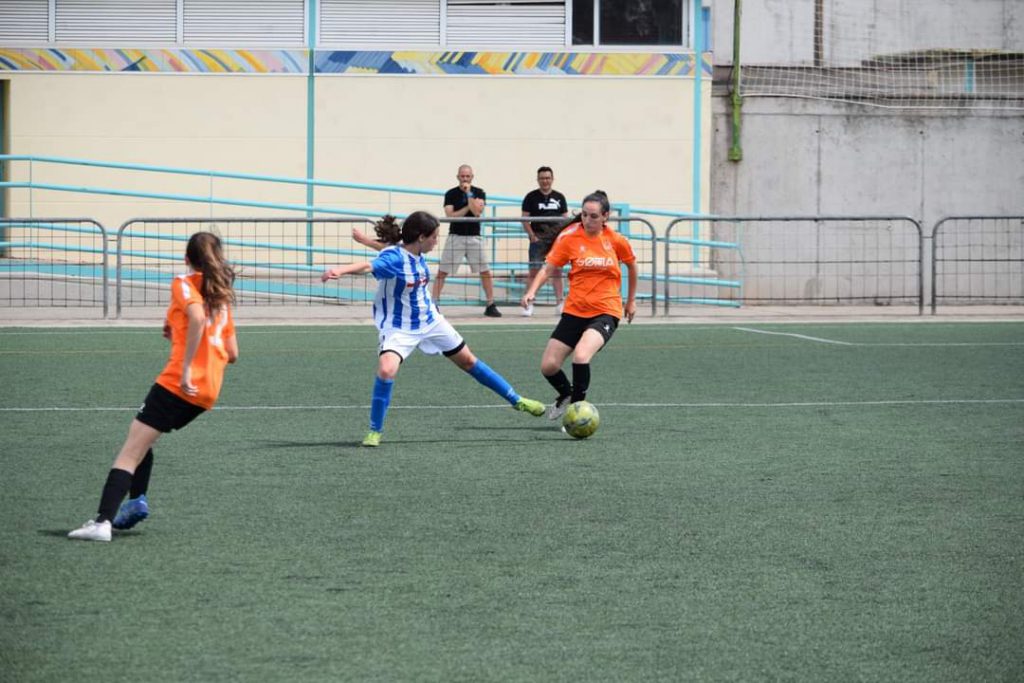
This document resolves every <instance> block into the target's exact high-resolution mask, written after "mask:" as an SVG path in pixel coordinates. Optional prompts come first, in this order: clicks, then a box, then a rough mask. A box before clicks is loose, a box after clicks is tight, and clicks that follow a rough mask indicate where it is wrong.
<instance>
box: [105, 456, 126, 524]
mask: <svg viewBox="0 0 1024 683" xmlns="http://www.w3.org/2000/svg"><path fill="white" fill-rule="evenodd" d="M131 485H132V475H131V473H130V472H126V471H125V470H119V469H116V468H114V469H111V470H110V472H109V473H108V474H107V483H106V484H104V485H103V494H102V495H100V509H99V512H97V514H96V521H97V522H109V521H111V520H113V519H114V516H115V515H116V514H117V508H119V507H120V506H121V501H122V500H124V497H125V495H127V493H128V489H129V488H130V487H131Z"/></svg>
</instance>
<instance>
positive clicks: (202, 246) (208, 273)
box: [185, 232, 235, 311]
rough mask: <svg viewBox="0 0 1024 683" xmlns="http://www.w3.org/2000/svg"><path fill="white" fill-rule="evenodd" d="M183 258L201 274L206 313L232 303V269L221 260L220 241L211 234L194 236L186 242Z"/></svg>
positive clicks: (233, 291)
mask: <svg viewBox="0 0 1024 683" xmlns="http://www.w3.org/2000/svg"><path fill="white" fill-rule="evenodd" d="M185 258H187V259H188V262H189V264H191V265H192V268H194V269H195V270H197V271H199V272H200V273H202V274H203V286H202V295H203V301H205V302H206V308H207V309H208V310H209V311H215V310H217V309H219V308H221V307H222V306H227V305H230V304H232V303H234V301H235V290H234V283H235V269H234V268H232V267H231V264H229V263H228V262H227V259H225V258H224V249H223V247H222V246H221V241H220V238H219V237H217V236H216V235H214V234H213V233H212V232H197V233H195V234H194V235H192V237H190V238H189V240H188V245H187V246H186V247H185Z"/></svg>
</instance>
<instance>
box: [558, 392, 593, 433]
mask: <svg viewBox="0 0 1024 683" xmlns="http://www.w3.org/2000/svg"><path fill="white" fill-rule="evenodd" d="M599 424H601V416H600V415H598V413H597V408H596V407H595V406H594V404H593V403H589V402H588V401H577V402H576V403H573V404H571V405H570V406H569V407H568V408H567V409H566V410H565V415H563V416H562V427H563V428H564V429H565V433H566V434H568V435H569V436H571V437H572V438H574V439H585V438H587V437H588V436H590V435H591V434H593V433H594V432H596V431H597V426H598V425H599Z"/></svg>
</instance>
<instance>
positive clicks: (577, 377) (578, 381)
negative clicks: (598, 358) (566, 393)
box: [572, 363, 590, 403]
mask: <svg viewBox="0 0 1024 683" xmlns="http://www.w3.org/2000/svg"><path fill="white" fill-rule="evenodd" d="M589 388H590V363H573V364H572V402H573V403H575V402H576V401H582V400H584V399H586V398H587V389H589Z"/></svg>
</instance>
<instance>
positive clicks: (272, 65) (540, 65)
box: [0, 48, 711, 78]
mask: <svg viewBox="0 0 1024 683" xmlns="http://www.w3.org/2000/svg"><path fill="white" fill-rule="evenodd" d="M307 55H308V53H307V51H305V50H197V49H180V50H179V49H157V48H150V49H139V50H130V49H105V48H81V49H78V48H59V49H58V48H0V72H3V71H22V72H32V71H36V72H38V71H48V72H49V71H52V72H61V71H73V72H120V71H123V72H130V71H138V72H149V73H214V74H227V73H247V74H306V73H308V58H307ZM702 62H703V67H704V72H705V74H708V75H710V74H711V61H710V55H709V54H705V55H704V59H703V60H702ZM693 65H694V55H693V53H686V52H424V51H373V50H359V51H342V50H318V51H316V53H315V55H314V69H315V73H317V74H324V75H327V74H399V75H436V74H444V75H481V76H482V75H490V76H538V75H539V76H644V77H652V76H653V77H658V76H669V77H672V76H674V77H684V78H685V77H692V76H693Z"/></svg>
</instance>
